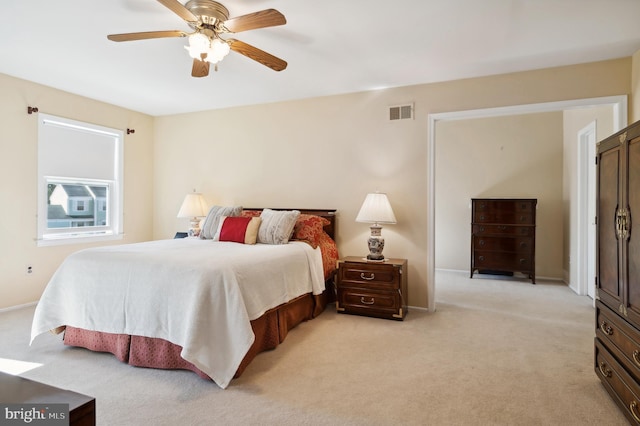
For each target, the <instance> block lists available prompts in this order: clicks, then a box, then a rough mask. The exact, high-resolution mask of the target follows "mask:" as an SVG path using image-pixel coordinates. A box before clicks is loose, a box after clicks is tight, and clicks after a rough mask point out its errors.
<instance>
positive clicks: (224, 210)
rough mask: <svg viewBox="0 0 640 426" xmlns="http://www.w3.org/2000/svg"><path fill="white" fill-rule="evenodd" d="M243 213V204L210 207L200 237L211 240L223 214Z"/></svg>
mask: <svg viewBox="0 0 640 426" xmlns="http://www.w3.org/2000/svg"><path fill="white" fill-rule="evenodd" d="M241 214H242V206H227V207H224V206H213V207H211V208H210V209H209V213H208V214H207V217H206V218H205V219H204V222H203V223H202V229H201V231H200V238H202V239H204V240H210V239H212V238H213V236H214V235H215V233H216V231H217V230H218V223H220V218H221V217H222V216H240V215H241Z"/></svg>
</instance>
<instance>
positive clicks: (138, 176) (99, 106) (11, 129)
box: [0, 74, 154, 309]
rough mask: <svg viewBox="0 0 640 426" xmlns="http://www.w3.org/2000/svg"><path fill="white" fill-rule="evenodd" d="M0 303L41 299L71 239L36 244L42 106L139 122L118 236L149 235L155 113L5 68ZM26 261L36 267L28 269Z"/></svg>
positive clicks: (130, 124)
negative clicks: (29, 78) (18, 76)
mask: <svg viewBox="0 0 640 426" xmlns="http://www.w3.org/2000/svg"><path fill="white" fill-rule="evenodd" d="M0 93H2V96H0V117H2V125H1V126H0V149H1V151H0V153H1V155H0V194H1V199H2V208H1V209H0V235H1V237H0V253H1V254H2V256H0V309H1V308H6V307H9V306H15V305H21V304H25V303H30V302H34V301H36V300H38V299H39V298H40V295H41V293H42V290H43V289H44V287H45V285H46V283H47V282H48V280H49V278H50V277H51V275H52V274H53V272H54V271H55V269H56V268H57V267H58V266H59V264H60V263H61V261H62V260H63V259H64V258H65V256H67V255H68V254H69V253H71V252H74V251H76V250H79V249H82V248H86V247H89V246H90V245H89V244H73V245H63V246H55V247H36V241H35V239H36V209H37V206H36V198H37V187H36V185H37V145H38V124H37V123H38V120H37V115H29V114H27V106H32V107H38V109H39V111H40V112H43V113H47V114H52V115H57V116H61V117H67V118H71V119H74V120H80V121H85V122H89V123H94V124H99V125H102V126H106V127H111V128H117V129H123V130H124V129H126V128H134V129H135V131H136V132H135V134H133V135H129V136H125V140H124V150H125V151H124V167H125V169H124V179H125V186H124V209H125V210H124V232H125V237H124V239H123V240H120V241H118V242H135V241H143V240H148V239H150V238H151V237H152V228H153V224H152V223H151V220H152V217H153V216H152V209H153V192H152V186H153V180H152V179H153V176H152V171H153V164H152V157H153V130H154V129H153V118H152V117H150V116H147V115H144V114H140V113H136V112H133V111H129V110H126V109H123V108H119V107H116V106H113V105H108V104H105V103H101V102H98V101H95V100H91V99H87V98H83V97H80V96H76V95H73V94H70V93H66V92H62V91H59V90H55V89H51V88H49V87H45V86H42V85H38V84H35V83H31V82H28V81H25V80H20V79H16V78H13V77H9V76H6V75H2V74H0ZM27 265H31V266H32V267H33V273H32V274H30V275H27V274H26V267H27Z"/></svg>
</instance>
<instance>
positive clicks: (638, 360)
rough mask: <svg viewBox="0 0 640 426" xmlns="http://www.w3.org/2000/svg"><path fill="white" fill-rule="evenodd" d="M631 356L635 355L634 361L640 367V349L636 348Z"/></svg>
mask: <svg viewBox="0 0 640 426" xmlns="http://www.w3.org/2000/svg"><path fill="white" fill-rule="evenodd" d="M631 356H632V357H633V361H634V362H635V363H636V364H637V365H638V366H639V367H640V351H638V350H637V349H636V350H635V351H633V354H632V355H631Z"/></svg>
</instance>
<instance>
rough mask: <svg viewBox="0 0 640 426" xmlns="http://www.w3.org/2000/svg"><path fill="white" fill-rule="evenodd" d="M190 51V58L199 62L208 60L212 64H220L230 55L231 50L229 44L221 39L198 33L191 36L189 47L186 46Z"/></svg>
mask: <svg viewBox="0 0 640 426" xmlns="http://www.w3.org/2000/svg"><path fill="white" fill-rule="evenodd" d="M184 48H185V49H187V51H189V56H191V57H192V58H194V59H198V60H201V61H203V60H206V61H207V62H210V63H212V64H216V63H218V62H220V61H221V60H222V59H223V58H224V57H225V56H227V55H228V54H229V51H230V50H231V48H230V47H229V43H227V42H226V41H224V40H222V39H220V38H212V37H209V36H207V35H206V34H203V33H200V32H197V33H194V34H191V35H190V36H189V46H185V47H184Z"/></svg>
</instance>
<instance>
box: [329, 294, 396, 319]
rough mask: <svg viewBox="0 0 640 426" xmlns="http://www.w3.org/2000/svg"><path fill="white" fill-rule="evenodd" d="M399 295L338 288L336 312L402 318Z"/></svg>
mask: <svg viewBox="0 0 640 426" xmlns="http://www.w3.org/2000/svg"><path fill="white" fill-rule="evenodd" d="M400 305H401V300H400V294H399V293H397V292H389V291H375V290H359V289H356V288H348V287H340V288H338V301H337V304H336V306H337V308H338V311H346V312H350V313H357V314H362V315H370V316H381V317H394V316H395V317H396V318H402V309H401V308H402V307H401V306H400Z"/></svg>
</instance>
